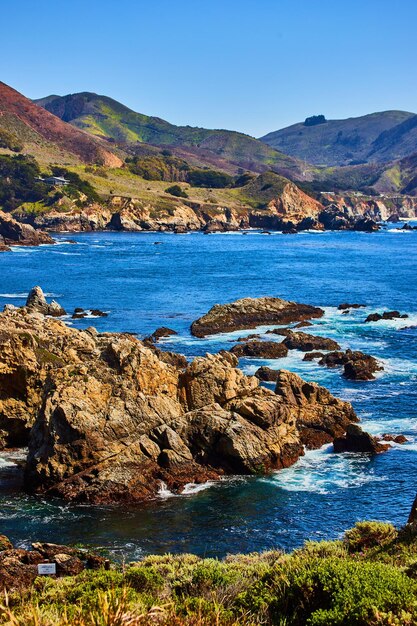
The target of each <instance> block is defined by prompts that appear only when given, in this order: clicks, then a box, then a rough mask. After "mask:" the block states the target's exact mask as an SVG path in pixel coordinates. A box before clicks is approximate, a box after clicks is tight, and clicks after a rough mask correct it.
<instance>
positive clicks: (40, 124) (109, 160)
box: [0, 82, 122, 167]
mask: <svg viewBox="0 0 417 626" xmlns="http://www.w3.org/2000/svg"><path fill="white" fill-rule="evenodd" d="M3 122H4V124H3ZM22 125H23V126H22ZM1 126H4V127H5V128H6V129H7V130H12V131H14V130H16V129H15V128H14V126H16V128H17V129H18V133H17V134H18V135H19V137H20V138H21V139H23V143H24V144H25V145H26V143H33V138H34V136H36V135H37V136H38V137H39V138H41V139H43V140H44V141H46V142H48V143H51V144H54V145H55V146H57V147H58V148H59V149H60V150H63V151H65V152H68V153H70V154H72V155H75V156H76V157H78V158H79V159H80V160H81V161H83V162H84V163H97V162H100V163H103V164H104V165H107V166H109V167H118V166H120V165H121V164H122V161H121V159H119V157H118V156H116V155H115V154H113V153H112V152H111V151H110V150H108V149H107V147H106V146H105V145H102V143H101V141H99V140H96V139H95V138H93V137H91V135H88V134H87V133H85V132H83V131H81V130H79V129H77V128H74V126H71V125H70V124H67V123H66V122H63V121H62V120H60V119H59V118H57V117H56V116H55V115H52V113H49V112H48V111H46V110H45V109H43V108H42V107H39V106H37V105H36V104H34V103H33V102H32V101H31V100H29V99H28V98H25V96H23V95H22V94H21V93H19V92H18V91H16V90H15V89H12V88H11V87H9V86H8V85H6V84H5V83H2V82H0V127H1ZM23 127H26V128H27V130H28V138H29V137H30V139H28V142H26V141H25V139H26V138H25V136H24V133H22V128H23ZM22 135H23V136H22Z"/></svg>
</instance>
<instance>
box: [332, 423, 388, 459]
mask: <svg viewBox="0 0 417 626" xmlns="http://www.w3.org/2000/svg"><path fill="white" fill-rule="evenodd" d="M333 447H334V451H335V452H370V453H371V454H379V453H380V452H385V451H386V450H389V448H390V447H391V446H390V445H389V443H381V442H380V441H379V440H378V439H377V437H373V436H372V435H370V434H369V433H367V432H365V431H364V430H362V428H361V427H360V426H358V424H349V426H348V427H347V429H346V434H345V435H344V436H343V437H337V438H336V439H335V440H334V442H333Z"/></svg>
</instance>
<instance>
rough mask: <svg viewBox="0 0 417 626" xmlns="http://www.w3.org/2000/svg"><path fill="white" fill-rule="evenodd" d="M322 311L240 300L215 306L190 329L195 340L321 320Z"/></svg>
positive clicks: (280, 302)
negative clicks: (265, 325) (308, 320)
mask: <svg viewBox="0 0 417 626" xmlns="http://www.w3.org/2000/svg"><path fill="white" fill-rule="evenodd" d="M323 315H324V311H323V309H319V308H318V307H314V306H311V305H308V304H298V303H297V302H289V301H287V300H281V298H270V297H265V298H242V299H241V300H236V301H235V302H232V303H230V304H216V305H215V306H213V307H212V308H211V309H210V311H209V312H208V313H206V315H203V317H200V318H199V319H197V320H196V321H195V322H193V323H192V325H191V333H192V334H193V335H194V336H195V337H205V336H206V335H214V334H216V333H225V332H231V331H234V330H243V329H245V328H255V327H256V326H260V325H262V324H276V325H279V324H289V323H291V322H298V321H303V320H307V319H311V318H314V317H322V316H323Z"/></svg>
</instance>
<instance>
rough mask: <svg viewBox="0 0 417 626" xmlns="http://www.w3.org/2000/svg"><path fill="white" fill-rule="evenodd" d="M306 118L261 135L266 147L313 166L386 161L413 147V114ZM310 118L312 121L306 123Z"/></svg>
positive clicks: (416, 132) (416, 125) (416, 139)
mask: <svg viewBox="0 0 417 626" xmlns="http://www.w3.org/2000/svg"><path fill="white" fill-rule="evenodd" d="M319 117H322V116H314V117H313V118H307V120H306V121H305V122H300V123H298V124H293V125H292V126H288V127H287V128H283V129H281V130H277V131H275V132H272V133H269V134H268V135H265V136H264V137H261V141H263V142H265V143H266V144H268V145H269V146H271V147H273V148H276V149H277V150H282V151H283V152H285V153H286V154H289V155H291V156H293V157H295V158H298V159H305V160H306V161H307V162H309V163H313V164H315V165H325V166H336V165H356V164H360V163H372V162H377V163H378V162H379V163H382V162H387V161H392V160H394V159H399V158H402V157H405V156H409V155H410V154H412V153H413V152H415V151H416V149H417V115H415V114H414V113H408V112H406V111H383V112H380V113H371V114H370V115H364V116H362V117H351V118H348V119H345V120H325V119H324V120H323V119H318V118H319ZM309 120H312V122H309Z"/></svg>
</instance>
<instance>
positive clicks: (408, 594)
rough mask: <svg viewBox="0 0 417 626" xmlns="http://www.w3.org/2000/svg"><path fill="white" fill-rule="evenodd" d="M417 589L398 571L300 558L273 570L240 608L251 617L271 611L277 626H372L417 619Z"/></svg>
mask: <svg viewBox="0 0 417 626" xmlns="http://www.w3.org/2000/svg"><path fill="white" fill-rule="evenodd" d="M416 591H417V588H416V583H415V582H414V581H412V580H410V579H409V578H408V577H407V576H406V575H405V574H404V573H403V572H401V571H400V570H399V569H398V568H395V567H392V566H390V565H384V564H381V563H370V562H366V561H354V560H352V559H349V558H345V559H340V558H335V557H331V558H324V559H322V558H313V559H311V558H296V557H290V558H289V559H288V560H287V561H286V562H285V563H281V564H280V565H278V566H276V567H274V568H273V569H272V570H271V572H270V573H268V574H266V575H265V576H263V577H262V579H261V580H260V581H257V582H256V583H254V585H252V587H251V588H250V589H248V590H247V591H246V592H244V593H242V594H240V596H239V598H238V599H237V605H238V606H240V607H241V609H245V610H249V611H250V612H251V613H259V612H260V611H263V612H265V610H266V609H267V612H268V615H269V619H270V621H271V623H272V624H280V623H282V620H283V618H284V617H285V619H286V620H287V623H288V625H291V626H304V624H307V625H309V626H346V625H349V626H370V625H371V624H383V623H387V624H388V623H389V622H381V621H378V615H382V614H389V613H391V614H392V615H393V616H397V617H398V616H400V615H401V614H402V611H405V612H406V611H408V612H411V613H412V614H414V613H416V615H417V612H416V607H417V603H416Z"/></svg>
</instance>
